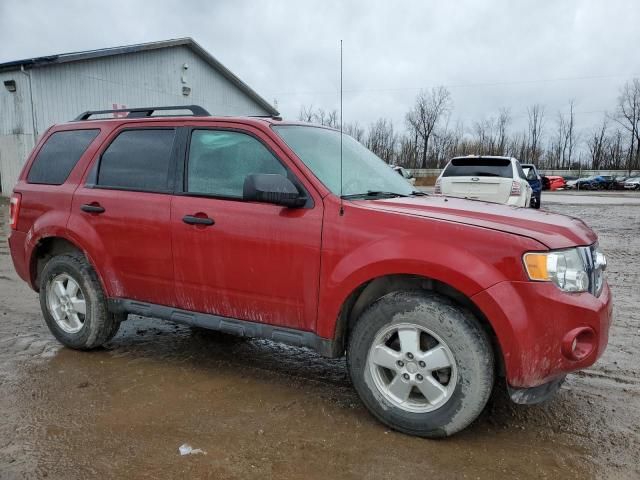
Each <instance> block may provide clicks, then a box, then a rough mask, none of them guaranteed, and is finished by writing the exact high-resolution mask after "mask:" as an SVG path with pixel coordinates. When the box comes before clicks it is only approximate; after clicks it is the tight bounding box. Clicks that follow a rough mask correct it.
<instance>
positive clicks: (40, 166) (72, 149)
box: [27, 129, 100, 185]
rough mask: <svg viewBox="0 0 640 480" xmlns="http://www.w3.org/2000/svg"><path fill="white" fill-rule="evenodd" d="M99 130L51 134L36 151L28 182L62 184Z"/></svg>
mask: <svg viewBox="0 0 640 480" xmlns="http://www.w3.org/2000/svg"><path fill="white" fill-rule="evenodd" d="M98 133H100V130H98V129H92V130H65V131H62V132H56V133H54V134H52V135H51V136H50V137H49V138H48V139H47V141H46V142H45V144H44V145H43V146H42V148H41V149H40V151H39V152H38V156H37V157H36V159H35V160H34V161H33V165H32V166H31V169H30V170H29V175H27V182H28V183H40V184H46V185H62V184H63V183H64V182H65V181H66V180H67V177H68V176H69V174H70V173H71V170H73V167H75V166H76V164H77V163H78V160H80V157H82V154H83V153H84V152H85V151H86V150H87V148H88V147H89V145H90V144H91V142H93V140H94V139H95V138H96V137H97V136H98Z"/></svg>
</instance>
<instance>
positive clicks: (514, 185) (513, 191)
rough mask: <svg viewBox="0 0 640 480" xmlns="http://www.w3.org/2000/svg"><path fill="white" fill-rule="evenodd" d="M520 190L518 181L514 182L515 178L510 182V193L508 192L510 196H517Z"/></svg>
mask: <svg viewBox="0 0 640 480" xmlns="http://www.w3.org/2000/svg"><path fill="white" fill-rule="evenodd" d="M521 192H522V187H521V186H520V182H516V181H515V180H514V181H513V182H511V193H510V194H509V195H510V196H512V197H519V196H520V193H521Z"/></svg>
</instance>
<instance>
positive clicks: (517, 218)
mask: <svg viewBox="0 0 640 480" xmlns="http://www.w3.org/2000/svg"><path fill="white" fill-rule="evenodd" d="M354 203H357V204H358V205H360V206H363V207H366V208H372V209H375V210H380V211H387V212H390V213H395V214H404V215H412V216H418V217H425V218H433V219H437V220H444V221H449V222H456V223H460V224H465V225H474V226H477V227H483V228H489V229H492V230H498V231H501V232H506V233H511V234H514V235H520V236H524V237H529V238H532V239H534V240H537V241H538V242H540V243H542V244H544V245H546V246H547V247H548V248H551V249H556V248H569V247H573V246H576V245H591V244H592V243H594V242H595V241H596V240H597V239H598V237H597V235H596V234H595V233H594V231H593V230H591V228H589V227H588V226H587V225H586V224H585V223H584V222H583V221H582V220H580V219H578V218H573V217H568V216H565V215H559V214H556V213H550V212H545V211H540V210H535V209H532V208H517V207H511V206H507V205H502V204H499V203H489V202H482V201H476V200H465V199H462V198H454V197H445V196H442V195H429V196H425V197H406V198H405V197H401V198H391V199H381V200H362V201H357V202H354Z"/></svg>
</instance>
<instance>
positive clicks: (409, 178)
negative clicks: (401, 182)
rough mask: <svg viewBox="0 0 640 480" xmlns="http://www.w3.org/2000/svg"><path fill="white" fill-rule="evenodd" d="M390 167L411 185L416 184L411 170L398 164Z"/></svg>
mask: <svg viewBox="0 0 640 480" xmlns="http://www.w3.org/2000/svg"><path fill="white" fill-rule="evenodd" d="M391 168H392V169H393V170H394V171H395V172H396V173H397V174H399V175H400V176H402V178H404V179H405V180H406V181H407V182H409V183H410V184H411V185H415V184H416V177H414V176H413V175H412V174H411V172H409V170H407V169H406V168H403V167H401V166H399V165H391Z"/></svg>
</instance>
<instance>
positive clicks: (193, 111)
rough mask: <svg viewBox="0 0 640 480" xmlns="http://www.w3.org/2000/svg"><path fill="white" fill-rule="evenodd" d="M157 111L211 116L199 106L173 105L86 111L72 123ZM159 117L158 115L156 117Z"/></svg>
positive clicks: (148, 114)
mask: <svg viewBox="0 0 640 480" xmlns="http://www.w3.org/2000/svg"><path fill="white" fill-rule="evenodd" d="M159 110H189V111H191V114H192V115H193V116H194V117H210V116H211V114H210V113H209V112H207V111H206V110H205V109H204V108H202V107H201V106H199V105H174V106H170V107H141V108H121V109H117V110H87V111H86V112H82V113H81V114H80V115H78V116H77V117H76V118H74V119H73V121H74V122H79V121H81V120H89V119H90V118H91V117H92V116H93V115H101V114H106V113H124V112H128V115H127V118H144V117H150V116H152V115H153V113H154V112H156V111H159ZM156 116H159V115H156Z"/></svg>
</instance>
